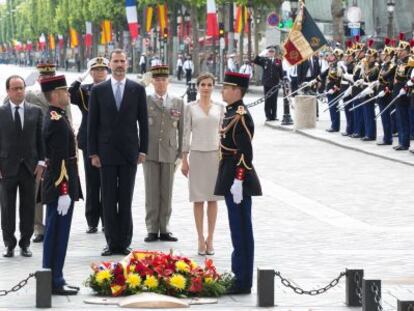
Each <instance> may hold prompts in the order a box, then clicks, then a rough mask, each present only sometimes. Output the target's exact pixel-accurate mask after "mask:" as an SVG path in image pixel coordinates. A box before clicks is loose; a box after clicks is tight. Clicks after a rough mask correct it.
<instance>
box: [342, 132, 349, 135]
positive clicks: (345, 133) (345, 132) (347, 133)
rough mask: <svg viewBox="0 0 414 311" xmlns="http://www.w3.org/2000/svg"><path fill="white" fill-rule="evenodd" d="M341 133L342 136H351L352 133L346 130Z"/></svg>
mask: <svg viewBox="0 0 414 311" xmlns="http://www.w3.org/2000/svg"><path fill="white" fill-rule="evenodd" d="M341 135H342V136H350V135H351V134H348V133H346V132H344V133H341Z"/></svg>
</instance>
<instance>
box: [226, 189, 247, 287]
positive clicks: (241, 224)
mask: <svg viewBox="0 0 414 311" xmlns="http://www.w3.org/2000/svg"><path fill="white" fill-rule="evenodd" d="M225 200H226V205H227V211H228V216H229V225H230V233H231V241H232V244H233V253H232V255H231V270H232V271H233V273H234V275H235V278H236V281H235V284H234V286H235V287H236V288H238V289H250V288H251V287H252V282H253V261H254V239H253V227H252V214H251V211H252V198H251V197H250V196H244V197H243V201H242V202H241V203H240V204H236V203H234V201H233V196H232V194H230V193H229V194H227V195H225Z"/></svg>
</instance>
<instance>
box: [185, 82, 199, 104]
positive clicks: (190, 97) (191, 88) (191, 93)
mask: <svg viewBox="0 0 414 311" xmlns="http://www.w3.org/2000/svg"><path fill="white" fill-rule="evenodd" d="M196 99H197V89H196V84H195V83H192V82H189V83H188V89H187V103H189V102H193V101H195V100H196Z"/></svg>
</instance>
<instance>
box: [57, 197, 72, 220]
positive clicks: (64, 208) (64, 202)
mask: <svg viewBox="0 0 414 311" xmlns="http://www.w3.org/2000/svg"><path fill="white" fill-rule="evenodd" d="M70 203H71V199H70V196H69V194H64V195H61V196H60V197H59V199H58V206H57V212H58V214H59V215H61V216H65V215H66V214H67V213H68V211H69V207H70Z"/></svg>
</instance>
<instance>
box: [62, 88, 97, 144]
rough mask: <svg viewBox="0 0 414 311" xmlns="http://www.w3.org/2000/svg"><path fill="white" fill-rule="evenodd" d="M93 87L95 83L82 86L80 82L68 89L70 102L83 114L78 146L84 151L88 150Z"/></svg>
mask: <svg viewBox="0 0 414 311" xmlns="http://www.w3.org/2000/svg"><path fill="white" fill-rule="evenodd" d="M92 87H93V83H91V84H84V85H81V83H80V82H79V81H74V82H73V83H72V84H71V86H70V87H69V89H68V92H69V94H70V102H71V103H72V104H74V105H76V106H78V107H79V109H80V111H81V113H82V121H81V124H80V127H79V130H78V135H77V141H78V146H79V149H82V150H86V147H87V135H86V133H87V130H88V126H87V124H88V102H89V96H90V95H91V89H92Z"/></svg>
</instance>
